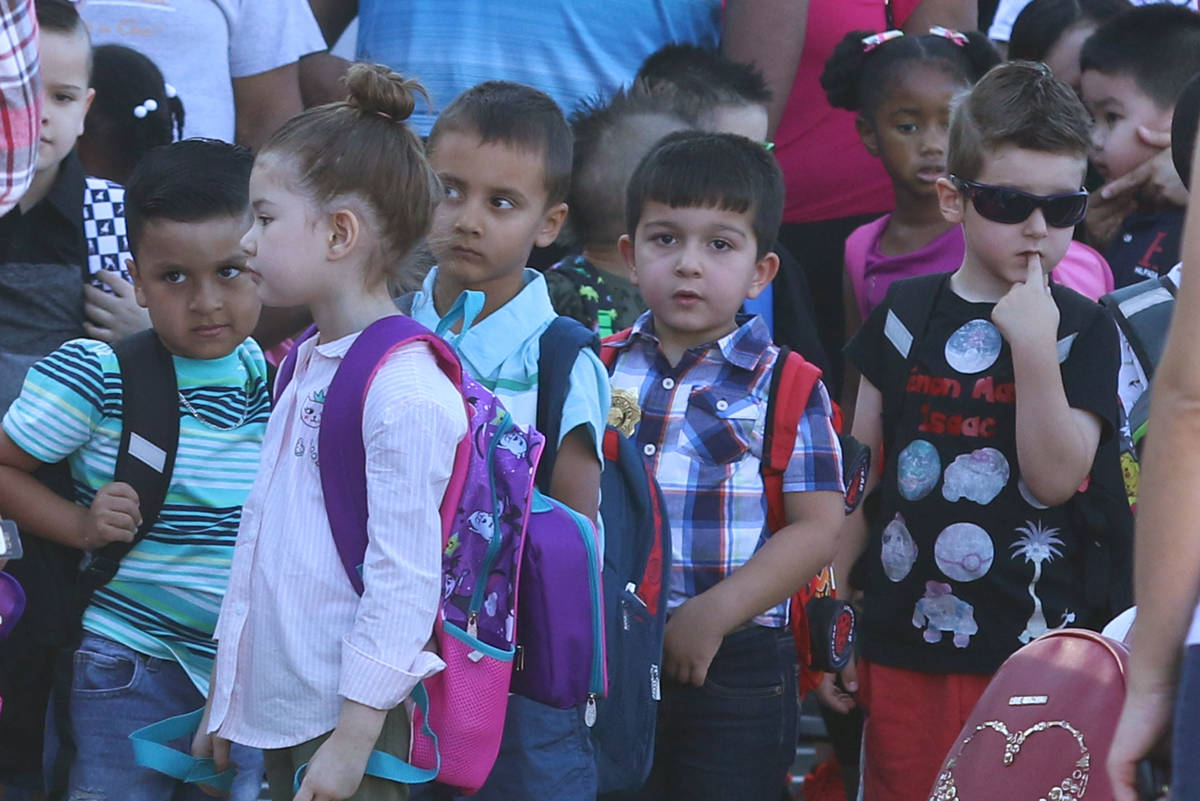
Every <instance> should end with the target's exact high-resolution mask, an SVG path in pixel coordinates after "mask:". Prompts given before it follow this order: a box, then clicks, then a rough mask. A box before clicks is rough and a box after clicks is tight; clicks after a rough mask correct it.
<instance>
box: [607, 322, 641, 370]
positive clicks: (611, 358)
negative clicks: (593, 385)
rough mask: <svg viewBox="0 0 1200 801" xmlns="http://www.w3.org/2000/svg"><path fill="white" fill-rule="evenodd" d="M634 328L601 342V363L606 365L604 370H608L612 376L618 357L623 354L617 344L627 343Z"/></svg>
mask: <svg viewBox="0 0 1200 801" xmlns="http://www.w3.org/2000/svg"><path fill="white" fill-rule="evenodd" d="M632 331H633V329H632V328H626V329H625V330H623V331H618V332H617V333H615V334H612V335H611V336H607V337H605V338H604V339H603V340H602V341H601V342H600V361H601V362H603V364H604V369H606V370H608V372H609V375H611V374H612V371H613V365H615V364H616V363H617V355H618V354H619V353H620V352H621V350H620V348H618V347H617V345H616V343H618V342H619V343H625V342H626V341H628V339H629V334H630V332H632Z"/></svg>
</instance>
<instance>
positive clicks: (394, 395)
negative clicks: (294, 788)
mask: <svg viewBox="0 0 1200 801" xmlns="http://www.w3.org/2000/svg"><path fill="white" fill-rule="evenodd" d="M357 336H358V335H357V334H351V335H350V336H347V337H343V338H342V339H338V340H335V341H333V342H328V343H325V344H322V345H317V344H316V341H315V339H310V340H308V341H307V342H305V343H303V344H302V345H301V346H300V351H299V353H298V354H297V355H298V358H297V360H296V373H295V377H294V378H293V380H292V382H291V383H290V384H288V386H287V388H286V389H285V390H284V392H283V394H282V395H281V397H280V398H279V400H278V401H277V404H276V407H275V410H274V412H273V413H272V414H271V419H270V422H269V423H268V424H267V432H266V437H265V441H264V442H263V450H262V460H261V463H260V469H259V474H258V478H257V480H256V481H255V482H254V486H253V488H252V489H251V491H250V496H249V498H248V499H247V501H246V505H245V508H244V509H243V511H242V520H241V527H240V528H239V529H238V538H237V545H236V547H235V551H234V558H233V567H232V572H231V575H230V580H229V590H228V592H227V594H226V595H225V599H224V602H223V603H222V606H221V617H220V620H219V621H218V623H217V630H216V639H217V640H218V641H219V647H218V649H217V661H216V669H215V673H214V678H213V686H212V714H211V718H210V731H217V732H218V733H219V734H220V735H221V736H222V737H226V738H228V739H230V740H233V741H234V742H238V743H243V744H245V745H249V746H253V747H257V748H284V747H287V746H292V745H296V744H297V743H301V742H304V741H306V740H310V739H312V738H314V737H317V736H319V735H322V734H324V733H326V732H328V731H330V730H332V729H333V728H334V726H335V725H336V723H337V718H338V713H339V711H340V709H341V705H342V699H343V698H347V699H350V700H353V701H357V702H359V703H362V704H366V705H367V706H371V707H374V708H376V709H391V708H392V707H395V706H396V705H398V704H399V703H400V702H402V701H403V700H404V699H405V698H406V697H407V696H408V694H409V693H410V692H411V691H412V689H413V687H414V686H415V685H416V683H417V682H418V681H419V680H420V679H422V678H425V677H427V676H431V675H433V674H434V673H436V672H437V671H439V670H441V669H442V667H443V663H442V661H441V659H439V658H438V657H437V656H436V655H434V654H432V653H430V652H428V651H424V650H422V649H423V647H424V646H425V644H426V642H427V641H428V640H429V637H430V634H431V632H432V627H433V620H434V615H435V613H436V610H437V605H438V599H439V597H440V594H441V586H440V585H441V550H442V540H441V522H440V518H439V515H438V508H439V506H440V504H441V500H442V495H443V494H444V492H445V489H446V485H447V483H448V481H449V478H450V472H451V468H452V467H453V463H452V462H453V455H454V451H455V447H456V446H457V444H458V442H459V441H460V440H461V439H462V438H463V437H464V436H465V435H466V431H467V421H466V413H465V411H464V409H463V403H462V398H461V396H460V395H459V393H458V392H456V391H455V389H454V387H453V385H452V384H451V383H450V381H449V379H447V378H446V376H445V375H444V374H443V373H442V372H441V370H440V369H439V368H438V367H437V364H436V362H435V361H434V359H433V356H432V354H431V352H430V351H429V350H428V348H427V347H426V346H425V345H422V344H413V345H408V346H405V347H403V348H401V349H399V350H397V351H396V352H395V353H393V354H392V355H391V356H389V357H388V359H387V361H386V362H385V363H384V365H383V367H382V368H381V369H380V370H379V372H378V373H377V374H376V376H375V380H374V382H373V383H372V385H371V388H370V390H369V391H368V393H367V398H366V401H365V403H364V407H363V440H364V442H365V443H366V451H367V506H368V516H369V522H368V534H369V537H370V543H369V545H368V547H367V555H366V559H365V560H364V563H363V583H364V585H365V587H366V591H365V592H364V594H363V595H362V597H361V598H360V597H359V596H358V595H357V594H356V593H355V592H354V589H353V588H352V587H351V585H350V581H349V580H348V579H347V577H346V573H345V571H344V569H343V567H342V563H341V562H340V561H339V559H338V554H337V550H336V548H335V546H334V542H333V534H332V533H331V532H330V528H329V519H328V517H327V516H326V513H325V505H324V501H323V496H322V493H321V484H320V475H319V472H318V467H317V458H318V455H319V454H318V451H317V431H318V426H319V425H320V420H321V411H322V408H323V405H324V398H325V391H326V389H327V388H328V386H329V382H330V380H331V379H332V378H333V374H334V371H335V370H336V369H337V368H338V366H339V365H340V364H341V360H342V357H343V356H345V354H346V351H347V350H349V348H350V345H351V344H352V343H353V342H354V340H355V338H356V337H357Z"/></svg>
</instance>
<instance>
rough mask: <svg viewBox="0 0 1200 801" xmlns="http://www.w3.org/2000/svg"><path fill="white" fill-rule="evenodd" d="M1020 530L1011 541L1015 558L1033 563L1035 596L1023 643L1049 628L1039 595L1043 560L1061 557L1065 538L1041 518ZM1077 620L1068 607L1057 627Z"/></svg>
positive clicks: (1031, 586) (1032, 590)
mask: <svg viewBox="0 0 1200 801" xmlns="http://www.w3.org/2000/svg"><path fill="white" fill-rule="evenodd" d="M1017 533H1018V534H1020V535H1022V536H1021V538H1020V539H1018V540H1017V541H1016V542H1014V543H1013V544H1012V546H1011V547H1012V549H1013V556H1012V558H1013V559H1017V558H1018V557H1024V559H1025V562H1026V564H1028V563H1029V562H1033V580H1032V581H1030V582H1029V597H1030V598H1032V599H1033V614H1032V615H1030V616H1029V621H1028V622H1027V623H1026V624H1025V630H1024V631H1022V632H1021V633H1020V634H1019V635H1018V636H1017V639H1019V640H1020V641H1021V642H1023V643H1027V642H1029V641H1030V640H1032V639H1034V638H1035V637H1040V636H1042V635H1043V634H1045V633H1046V632H1047V631H1049V630H1050V628H1049V627H1048V626H1047V625H1046V616H1045V615H1044V614H1043V613H1042V599H1041V598H1038V595H1037V583H1038V580H1039V579H1041V577H1042V563H1043V562H1053V561H1054V559H1055V557H1058V556H1062V551H1060V550H1059V549H1058V546H1060V545H1062V544H1063V541H1062V540H1061V539H1059V538H1058V529H1056V528H1042V524H1041V521H1038V522H1036V523H1035V522H1033V521H1030V520H1026V521H1025V525H1023V526H1018V527H1017ZM1074 622H1075V613H1074V612H1072V611H1070V610H1067V611H1066V612H1064V613H1063V618H1062V622H1061V623H1060V624H1059V625H1058V626H1055V629H1061V628H1064V627H1066V626H1068V625H1070V624H1071V623H1074Z"/></svg>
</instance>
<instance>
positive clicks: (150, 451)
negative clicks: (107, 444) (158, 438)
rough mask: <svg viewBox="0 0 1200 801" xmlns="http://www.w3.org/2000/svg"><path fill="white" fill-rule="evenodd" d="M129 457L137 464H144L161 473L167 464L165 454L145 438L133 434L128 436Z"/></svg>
mask: <svg viewBox="0 0 1200 801" xmlns="http://www.w3.org/2000/svg"><path fill="white" fill-rule="evenodd" d="M129 455H130V456H132V457H133V458H134V459H137V460H138V461H139V462H145V463H146V464H147V465H149V466H150V467H152V468H154V470H156V471H157V472H159V473H161V472H162V471H163V467H165V466H166V464H167V452H166V451H164V450H163V449H162V448H160V447H158V446H157V445H155V444H154V443H153V442H151V441H150V440H148V439H146V438H145V437H140V436H138V435H137V434H135V433H131V434H130V435H129Z"/></svg>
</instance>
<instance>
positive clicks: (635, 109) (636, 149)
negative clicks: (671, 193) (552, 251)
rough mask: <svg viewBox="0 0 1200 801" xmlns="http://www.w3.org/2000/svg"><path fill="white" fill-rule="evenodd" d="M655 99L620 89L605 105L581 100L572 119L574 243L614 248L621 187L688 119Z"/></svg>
mask: <svg viewBox="0 0 1200 801" xmlns="http://www.w3.org/2000/svg"><path fill="white" fill-rule="evenodd" d="M661 106H662V103H661V102H660V100H659V99H658V98H657V97H654V96H651V95H646V94H642V93H636V92H634V93H630V92H626V91H618V92H617V93H616V94H615V95H613V97H612V99H611V100H609V101H608V102H607V103H601V102H598V101H589V102H585V103H584V105H582V106H581V107H580V109H579V110H578V111H576V112H575V113H574V114H573V115H571V130H572V131H573V132H574V133H575V159H574V166H573V168H572V170H571V191H570V193H569V194H568V195H567V206H568V207H569V208H570V213H569V214H568V216H567V225H568V228H569V231H570V238H571V239H572V240H574V242H575V243H576V244H580V245H590V244H598V243H602V242H603V243H607V244H616V241H617V240H618V239H619V238H620V237H621V234H623V233H625V187H626V186H627V185H628V183H629V177H630V176H631V175H633V171H634V169H636V168H637V165H638V162H640V161H641V160H642V157H643V156H645V155H646V153H647V152H649V150H650V148H651V147H653V146H654V144H655V143H656V142H658V140H659V139H661V138H662V137H663V136H665V135H666V134H668V133H672V132H673V131H677V130H679V129H681V128H691V127H693V122H692V121H691V120H687V119H684V118H683V117H680V116H678V115H677V114H675V113H674V112H673V111H671V110H669V109H663V108H662V107H661Z"/></svg>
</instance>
